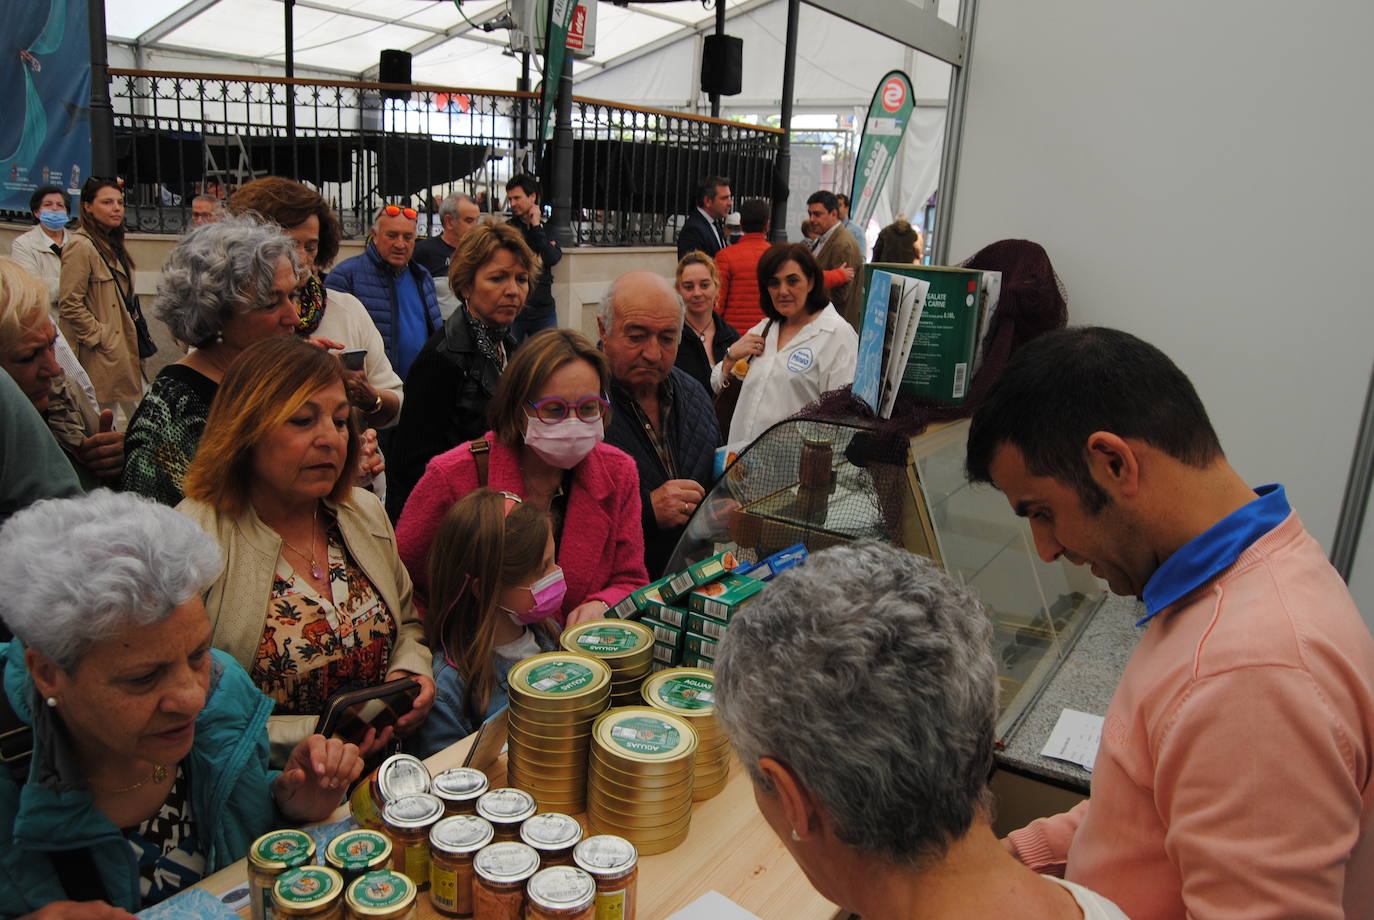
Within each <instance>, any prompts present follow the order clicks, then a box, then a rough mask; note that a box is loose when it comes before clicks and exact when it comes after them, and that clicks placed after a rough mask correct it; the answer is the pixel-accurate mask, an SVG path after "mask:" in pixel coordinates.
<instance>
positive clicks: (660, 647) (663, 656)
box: [654, 642, 678, 668]
mask: <svg viewBox="0 0 1374 920" xmlns="http://www.w3.org/2000/svg"><path fill="white" fill-rule="evenodd" d="M677 659H678V648H677V646H676V645H664V644H663V643H662V642H655V643H654V664H655V665H662V666H663V667H665V668H673V667H677Z"/></svg>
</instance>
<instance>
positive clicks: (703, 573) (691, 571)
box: [662, 550, 739, 604]
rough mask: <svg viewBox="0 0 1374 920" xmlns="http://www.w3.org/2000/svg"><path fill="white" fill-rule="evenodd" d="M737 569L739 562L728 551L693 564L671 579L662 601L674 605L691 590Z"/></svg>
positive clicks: (664, 590)
mask: <svg viewBox="0 0 1374 920" xmlns="http://www.w3.org/2000/svg"><path fill="white" fill-rule="evenodd" d="M738 567H739V560H738V559H736V558H735V554H734V553H732V552H730V551H729V550H726V551H725V552H723V553H716V554H715V555H714V556H709V557H707V558H706V559H703V560H701V561H700V562H694V563H692V564H691V565H689V566H687V568H685V569H683V570H682V571H681V572H678V573H677V574H676V575H674V576H673V577H672V579H671V580H670V581H669V582H668V586H667V587H666V588H664V589H663V592H662V593H663V599H664V600H665V601H667V602H668V603H670V604H676V603H677V602H678V601H680V600H681V599H682V597H683V595H685V594H686V593H687V592H689V591H691V590H692V589H693V588H695V587H698V586H699V585H704V584H706V583H707V582H709V581H715V580H716V579H717V578H720V577H721V576H722V575H724V574H725V573H726V572H730V571H733V570H734V569H736V568H738Z"/></svg>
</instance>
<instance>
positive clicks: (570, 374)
mask: <svg viewBox="0 0 1374 920" xmlns="http://www.w3.org/2000/svg"><path fill="white" fill-rule="evenodd" d="M608 387H609V370H608V368H607V365H606V359H605V356H603V355H602V354H601V352H600V351H598V350H597V349H596V347H595V346H594V345H592V343H591V342H590V341H588V340H587V338H586V337H585V336H583V335H582V334H581V333H578V332H573V331H571V330H567V329H549V330H546V331H544V332H541V333H539V334H538V335H535V336H532V337H530V338H529V339H527V340H526V341H525V342H524V343H523V344H522V345H521V346H520V349H519V350H518V351H516V352H515V354H514V355H512V356H511V359H510V362H509V363H508V364H507V365H506V369H505V372H504V373H503V374H502V375H501V380H500V382H499V383H498V384H497V387H496V393H495V395H493V397H492V400H491V404H490V406H489V409H488V411H489V412H490V417H491V423H492V431H490V432H488V433H487V434H486V436H485V437H484V438H481V439H478V440H475V441H469V442H467V443H466V444H460V445H458V446H457V447H455V448H454V449H453V450H450V451H448V452H447V453H443V454H440V455H439V456H437V457H435V458H434V459H433V460H431V461H430V462H429V465H428V466H427V467H426V468H425V474H424V476H422V477H421V478H420V481H419V483H418V484H417V485H416V486H415V489H414V491H412V492H411V493H410V498H409V500H408V501H407V502H406V505H405V509H404V510H403V511H402V512H401V519H400V521H399V522H398V523H397V525H396V542H397V548H398V549H399V550H400V553H401V561H402V562H404V563H405V566H406V568H407V569H408V570H409V571H410V577H411V579H412V580H413V581H414V582H415V594H416V601H417V606H419V607H420V608H421V610H422V612H423V611H424V609H425V607H426V606H427V603H426V602H427V596H426V595H427V591H426V589H427V587H428V574H427V568H428V565H429V550H430V544H431V543H432V542H433V541H434V534H435V532H436V531H438V529H439V524H440V523H441V522H442V521H443V518H444V514H445V513H446V512H447V511H448V509H449V507H450V506H451V505H453V503H454V502H456V501H457V500H458V499H460V498H462V497H463V496H464V495H466V494H467V493H468V492H470V491H472V490H473V489H475V488H477V487H478V486H486V487H487V488H490V489H495V490H497V491H504V492H509V493H511V494H512V495H516V496H519V497H520V498H521V499H522V500H524V501H532V502H536V503H538V504H539V505H540V506H541V507H544V508H546V509H548V510H549V513H550V514H551V515H552V517H553V521H554V542H555V544H556V546H557V561H558V564H559V566H560V567H561V568H562V569H563V574H564V578H565V581H566V584H567V594H566V595H565V597H564V599H563V604H562V608H561V610H560V611H559V615H558V619H559V622H560V623H563V624H565V625H570V624H574V623H580V622H582V621H584V620H590V619H595V618H597V617H600V616H603V615H604V614H605V612H606V610H607V609H608V608H610V607H611V606H613V605H614V604H615V603H616V602H617V601H619V600H620V599H621V598H623V597H624V596H625V595H627V594H629V593H630V592H631V591H632V590H634V589H635V588H638V587H641V586H643V585H644V584H646V583H648V580H649V575H648V572H647V571H646V570H645V568H644V532H643V530H642V529H641V524H640V507H639V474H638V472H637V471H636V469H635V464H634V461H633V460H631V459H630V458H629V456H627V455H626V454H624V453H622V452H621V451H620V450H618V449H616V448H614V447H611V446H610V445H608V444H604V443H602V438H603V436H604V428H605V419H606V417H607V415H608V413H609V412H610V405H609V403H607V401H606V399H605V394H606V392H607V390H608Z"/></svg>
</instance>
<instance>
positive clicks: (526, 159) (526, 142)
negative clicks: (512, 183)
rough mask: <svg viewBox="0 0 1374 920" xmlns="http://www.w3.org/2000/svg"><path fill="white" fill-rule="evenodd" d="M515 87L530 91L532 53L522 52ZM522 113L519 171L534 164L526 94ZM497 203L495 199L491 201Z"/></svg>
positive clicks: (518, 157)
mask: <svg viewBox="0 0 1374 920" xmlns="http://www.w3.org/2000/svg"><path fill="white" fill-rule="evenodd" d="M515 88H516V89H518V90H520V92H522V93H528V92H529V91H530V53H529V52H528V51H522V52H520V81H519V82H518V83H516V84H515ZM519 108H520V115H519V121H518V123H517V126H516V137H517V138H518V139H519V142H520V143H519V147H518V148H517V149H518V150H519V151H520V153H519V155H518V156H517V157H516V158H515V162H516V164H517V166H516V169H517V171H519V172H526V171H528V170H530V169H531V168H532V166H533V164H532V163H531V162H530V101H529V99H527V98H525V97H524V96H521V97H520V103H519ZM491 203H492V204H493V205H495V201H492V202H491Z"/></svg>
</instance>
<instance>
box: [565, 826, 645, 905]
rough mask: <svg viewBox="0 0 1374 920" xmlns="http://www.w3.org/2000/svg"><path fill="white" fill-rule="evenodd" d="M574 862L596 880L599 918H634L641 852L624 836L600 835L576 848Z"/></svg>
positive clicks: (589, 838) (588, 839)
mask: <svg viewBox="0 0 1374 920" xmlns="http://www.w3.org/2000/svg"><path fill="white" fill-rule="evenodd" d="M573 863H574V864H575V865H576V866H577V867H578V868H579V869H581V870H582V871H584V872H586V873H587V874H588V875H590V876H591V877H592V879H593V880H594V881H595V882H596V920H634V916H635V903H636V901H637V900H638V898H637V895H638V891H637V889H638V884H639V853H638V852H637V851H636V850H635V845H634V844H633V843H631V842H630V841H628V840H626V839H625V838H624V837H616V836H615V835H613V834H600V835H598V836H596V837H588V838H587V839H586V840H584V841H582V842H581V843H579V844H578V845H577V846H576V848H574V849H573Z"/></svg>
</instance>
